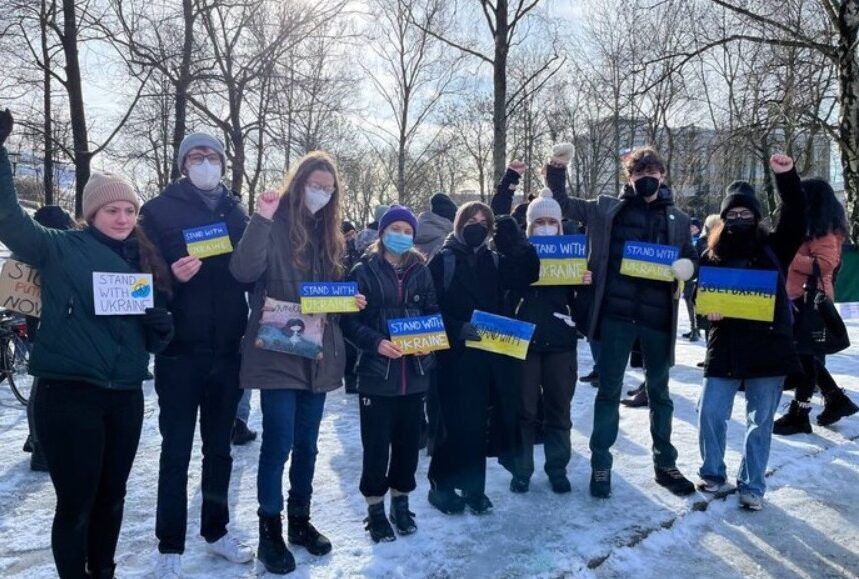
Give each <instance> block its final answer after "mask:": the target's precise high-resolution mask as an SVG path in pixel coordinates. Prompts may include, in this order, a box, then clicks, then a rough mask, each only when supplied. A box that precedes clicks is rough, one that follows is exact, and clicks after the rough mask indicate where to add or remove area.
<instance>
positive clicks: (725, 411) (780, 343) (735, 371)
mask: <svg viewBox="0 0 859 579" xmlns="http://www.w3.org/2000/svg"><path fill="white" fill-rule="evenodd" d="M770 167H771V168H772V171H773V173H775V178H776V188H777V190H778V194H779V197H780V198H781V207H780V210H779V221H778V225H777V226H776V227H775V230H773V231H772V232H770V231H769V230H768V228H767V227H766V226H765V225H763V224H762V223H761V221H762V218H763V213H762V211H761V204H760V202H759V201H758V199H757V197H755V195H754V190H752V189H751V188H750V187H738V186H734V187H729V188H728V190H727V195H726V196H725V198H724V200H723V201H722V207H721V213H720V216H721V219H722V224H721V226H719V225H717V226H716V227H715V228H714V229H713V231H711V232H710V236H709V240H708V245H709V247H708V250H707V252H706V253H705V254H704V257H703V258H702V260H701V265H702V266H707V267H715V268H732V269H749V270H766V271H772V270H776V271H778V272H779V275H778V278H777V279H778V282H777V287H776V294H775V309H774V318H773V320H772V321H771V322H764V321H756V320H746V319H739V318H729V317H725V316H724V315H723V314H722V313H721V312H716V313H709V314H708V316H707V317H708V319H709V320H710V323H711V328H710V337H709V339H708V340H707V359H706V363H705V366H704V390H703V391H702V393H701V401H700V407H699V412H698V443H699V446H700V449H701V460H702V461H703V464H702V466H701V468H700V470H699V471H698V474H699V475H700V477H701V481H700V482H699V484H698V488H699V489H700V490H702V491H704V492H712V493H724V492H726V491H727V490H728V489H729V488H730V486H729V485H728V482H727V473H726V469H725V448H726V446H725V445H726V433H727V429H728V421H729V420H730V418H731V410H732V408H733V405H734V396H735V395H736V393H737V390H738V389H739V388H740V385H741V384H742V385H745V393H746V436H745V440H744V443H743V460H742V462H741V463H740V469H739V472H738V473H737V486H738V490H739V494H740V500H739V504H740V506H741V507H743V508H747V509H751V510H760V509H761V508H762V507H763V497H764V493H765V492H766V468H767V461H768V460H769V452H770V443H771V440H772V428H773V416H774V415H775V412H776V409H777V408H778V403H779V400H780V398H781V393H782V384H783V383H784V377H785V376H786V375H787V374H790V373H791V372H794V371H797V370H798V369H799V360H798V359H797V356H796V350H795V347H794V343H793V328H792V314H791V307H792V305H791V302H790V299H789V298H788V295H787V291H786V287H785V280H784V276H783V275H782V274H781V273H780V272H783V271H786V270H787V268H788V266H789V265H790V264H791V262H792V261H793V259H794V256H795V255H796V251H797V249H799V246H800V245H801V244H802V242H803V239H804V237H805V231H806V230H807V229H806V221H805V206H804V202H803V192H802V185H801V184H800V180H799V176H798V175H797V173H796V170H795V169H794V166H793V159H791V158H790V157H787V156H785V155H773V156H772V158H771V159H770Z"/></svg>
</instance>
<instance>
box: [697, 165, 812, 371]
mask: <svg viewBox="0 0 859 579" xmlns="http://www.w3.org/2000/svg"><path fill="white" fill-rule="evenodd" d="M776 186H777V189H778V193H779V195H780V197H781V199H782V207H781V212H780V219H779V223H778V225H777V226H776V228H775V230H774V231H773V232H772V233H769V234H766V235H762V236H761V238H760V240H759V242H758V243H757V244H754V245H753V246H750V247H749V252H748V254H747V255H745V256H737V257H734V258H732V259H726V260H719V259H717V258H716V257H715V256H713V255H712V254H711V253H710V252H709V251H708V252H706V253H705V254H704V256H703V257H702V260H701V265H702V266H710V267H731V268H748V269H764V270H774V269H777V270H779V271H780V272H785V271H787V268H788V267H789V266H790V262H791V261H792V260H793V256H794V255H795V254H796V251H797V250H798V249H799V247H800V245H802V242H803V240H804V238H805V230H806V221H805V199H804V195H803V192H802V187H801V184H800V180H799V176H798V175H797V174H796V172H795V171H790V172H788V173H785V174H781V175H776ZM766 247H769V248H770V249H769V251H767V249H765V248H766ZM771 256H772V257H771ZM773 257H775V261H774V260H773ZM791 308H792V305H791V303H790V301H789V300H788V297H787V291H786V290H785V280H784V276H783V274H782V273H779V279H778V288H777V292H776V307H775V316H774V320H773V321H772V322H756V321H751V320H740V319H732V318H725V319H723V320H721V321H719V322H711V323H710V333H709V339H708V341H707V358H706V361H705V363H704V375H705V376H714V377H720V378H766V377H773V376H786V375H788V374H791V373H793V372H798V371H800V366H799V360H798V358H797V356H796V350H795V347H794V341H793V328H792V325H793V316H792V312H791Z"/></svg>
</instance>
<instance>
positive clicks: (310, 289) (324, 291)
mask: <svg viewBox="0 0 859 579" xmlns="http://www.w3.org/2000/svg"><path fill="white" fill-rule="evenodd" d="M300 291H301V294H300V295H301V313H302V314H348V313H352V312H357V311H358V303H357V302H356V301H355V296H356V295H357V294H358V284H357V283H355V282H327V283H303V284H301V287H300Z"/></svg>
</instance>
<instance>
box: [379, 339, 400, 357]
mask: <svg viewBox="0 0 859 579" xmlns="http://www.w3.org/2000/svg"><path fill="white" fill-rule="evenodd" d="M377 351H378V352H379V355H380V356H384V357H385V358H390V359H391V360H396V359H398V358H402V357H403V351H402V350H400V349H399V348H398V347H397V345H396V344H394V343H393V342H391V341H390V340H382V341H381V342H379V347H378V349H377Z"/></svg>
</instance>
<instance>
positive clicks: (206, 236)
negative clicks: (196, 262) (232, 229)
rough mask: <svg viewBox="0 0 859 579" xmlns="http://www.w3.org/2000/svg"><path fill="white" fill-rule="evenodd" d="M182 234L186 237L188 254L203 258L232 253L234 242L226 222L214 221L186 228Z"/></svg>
mask: <svg viewBox="0 0 859 579" xmlns="http://www.w3.org/2000/svg"><path fill="white" fill-rule="evenodd" d="M182 235H183V236H184V237H185V245H186V247H187V248H188V255H193V256H196V257H199V258H200V259H203V258H205V257H212V256H213V255H221V254H224V253H231V252H232V251H233V244H232V242H231V241H230V233H229V231H227V224H226V223H223V222H221V223H212V224H211V225H204V226H203V227H195V228H193V229H184V230H183V231H182Z"/></svg>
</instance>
